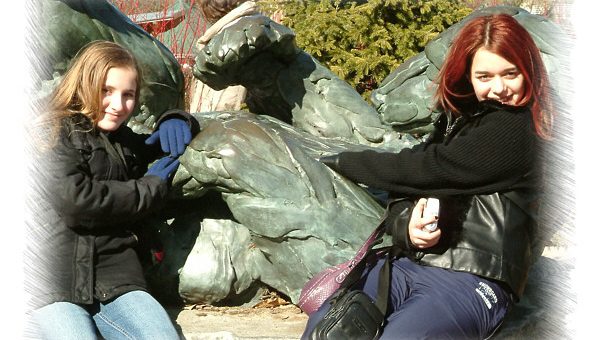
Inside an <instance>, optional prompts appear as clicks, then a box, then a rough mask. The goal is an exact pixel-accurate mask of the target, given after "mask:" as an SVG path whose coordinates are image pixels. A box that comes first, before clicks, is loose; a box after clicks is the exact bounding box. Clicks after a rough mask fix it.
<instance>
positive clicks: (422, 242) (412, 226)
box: [408, 198, 442, 249]
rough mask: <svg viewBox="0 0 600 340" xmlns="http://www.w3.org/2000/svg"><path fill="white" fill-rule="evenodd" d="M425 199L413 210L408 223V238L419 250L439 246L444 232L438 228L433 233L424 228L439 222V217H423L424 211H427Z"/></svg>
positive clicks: (420, 200)
mask: <svg viewBox="0 0 600 340" xmlns="http://www.w3.org/2000/svg"><path fill="white" fill-rule="evenodd" d="M426 202H427V200H426V199H425V198H421V199H419V201H418V202H417V204H416V205H415V208H414V209H413V212H412V215H411V217H410V222H409V223H408V236H409V238H410V242H411V243H412V245H413V246H414V247H415V248H417V249H425V248H431V247H433V246H435V245H436V244H438V242H439V241H440V237H441V236H442V231H441V230H440V229H439V228H438V229H436V230H435V231H433V232H430V231H429V230H427V229H425V228H424V227H425V226H426V225H428V224H429V223H431V222H435V221H437V219H438V217H437V216H425V217H423V210H424V209H425V203H426Z"/></svg>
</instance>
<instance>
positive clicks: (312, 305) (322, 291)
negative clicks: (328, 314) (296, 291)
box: [298, 214, 387, 315]
mask: <svg viewBox="0 0 600 340" xmlns="http://www.w3.org/2000/svg"><path fill="white" fill-rule="evenodd" d="M386 215H387V214H386ZM384 219H385V218H384ZM384 219H382V222H381V223H380V224H379V226H378V227H377V228H376V229H375V230H374V231H373V233H371V235H370V236H369V238H368V239H367V240H366V241H365V243H364V244H363V245H362V247H360V249H359V250H358V251H357V252H356V255H354V257H353V258H352V259H350V260H348V261H346V262H343V263H341V264H338V265H336V266H332V267H329V268H325V269H324V270H323V271H321V272H319V273H318V274H317V275H315V276H314V277H313V278H312V279H310V280H309V281H308V282H307V283H306V284H305V285H304V287H303V288H302V291H301V292H300V299H299V301H298V307H300V309H301V310H302V311H303V312H304V313H306V314H308V315H310V314H312V313H313V312H315V311H316V310H317V309H319V307H321V305H322V304H323V302H324V301H325V300H327V298H329V297H330V296H331V295H332V294H333V293H334V292H335V291H336V290H338V289H339V288H340V286H341V284H342V282H344V280H345V279H346V277H347V276H348V274H350V271H352V269H354V268H355V267H356V265H357V264H358V263H359V262H360V261H362V260H363V259H364V258H365V256H366V255H367V253H368V252H369V251H370V250H371V248H373V246H374V245H375V244H376V242H375V241H377V239H379V237H380V236H381V235H382V234H383V232H384V231H385V228H384V223H383V220H384Z"/></svg>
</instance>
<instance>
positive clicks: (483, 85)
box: [469, 47, 525, 106]
mask: <svg viewBox="0 0 600 340" xmlns="http://www.w3.org/2000/svg"><path fill="white" fill-rule="evenodd" d="M469 79H470V81H471V84H473V89H474V90H475V95H476V96H477V100H478V101H482V100H486V99H492V100H496V101H499V102H501V103H502V104H506V105H512V106H517V104H518V103H519V101H520V100H521V98H523V94H524V93H525V86H524V82H523V74H522V73H521V71H519V69H518V68H517V67H516V66H515V65H514V64H512V63H510V62H509V61H508V60H506V59H504V58H502V57H501V56H499V55H497V54H495V53H492V52H490V51H488V50H486V49H484V48H483V47H481V48H479V50H477V52H475V55H474V56H473V63H472V65H471V74H470V76H469Z"/></svg>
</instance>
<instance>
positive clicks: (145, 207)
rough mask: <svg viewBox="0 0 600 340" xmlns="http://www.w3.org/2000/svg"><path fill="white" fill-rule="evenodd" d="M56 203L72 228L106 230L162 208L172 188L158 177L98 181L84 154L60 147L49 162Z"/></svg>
mask: <svg viewBox="0 0 600 340" xmlns="http://www.w3.org/2000/svg"><path fill="white" fill-rule="evenodd" d="M48 171H49V174H50V176H51V181H50V185H49V189H50V190H51V191H50V193H52V195H53V199H52V204H53V206H54V208H55V209H56V211H57V212H58V213H59V214H60V215H61V216H62V218H63V219H64V220H65V221H66V223H67V225H68V226H69V227H79V228H81V227H82V228H85V229H95V228H106V227H107V226H110V225H115V224H119V223H122V222H126V221H132V220H136V219H139V218H141V217H143V216H145V215H147V214H148V213H150V212H152V211H154V210H155V209H156V208H158V207H159V206H160V205H161V204H162V202H163V201H164V200H165V198H166V197H167V194H168V185H167V183H166V182H164V181H161V180H160V178H158V177H156V176H144V177H141V178H139V179H132V180H127V181H115V180H98V179H95V178H94V176H93V175H92V173H91V171H90V168H89V165H88V163H87V162H86V160H85V159H84V156H83V155H82V153H81V151H80V150H79V149H78V148H75V147H72V145H64V140H63V144H62V145H59V146H58V147H56V148H55V152H54V154H53V159H52V160H51V161H50V162H49V169H48Z"/></svg>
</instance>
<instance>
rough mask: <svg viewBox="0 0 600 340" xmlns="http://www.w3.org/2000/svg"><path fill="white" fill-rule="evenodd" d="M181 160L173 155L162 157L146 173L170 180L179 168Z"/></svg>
mask: <svg viewBox="0 0 600 340" xmlns="http://www.w3.org/2000/svg"><path fill="white" fill-rule="evenodd" d="M178 166H179V160H178V159H177V158H173V157H171V156H166V157H163V158H160V159H159V160H157V161H156V162H154V164H152V166H151V167H150V168H149V169H148V171H147V172H146V175H154V176H158V177H160V178H161V179H162V180H163V181H168V180H169V179H170V178H171V176H172V175H173V174H174V173H175V170H177V167H178Z"/></svg>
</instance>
